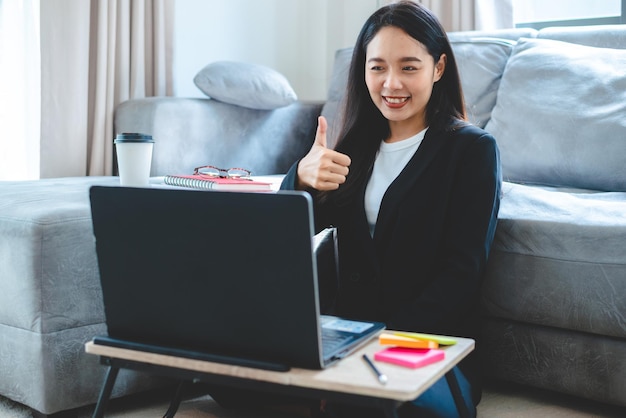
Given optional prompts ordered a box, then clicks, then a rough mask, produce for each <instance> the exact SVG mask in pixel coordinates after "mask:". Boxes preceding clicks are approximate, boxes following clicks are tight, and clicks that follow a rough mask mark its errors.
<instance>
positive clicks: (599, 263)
mask: <svg viewBox="0 0 626 418" xmlns="http://www.w3.org/2000/svg"><path fill="white" fill-rule="evenodd" d="M502 191H503V197H502V200H501V206H500V212H499V215H498V228H497V230H496V236H495V239H494V243H493V247H492V252H491V255H490V258H489V264H488V267H487V273H486V277H485V283H484V287H483V301H484V307H485V309H486V311H487V313H488V314H489V316H492V317H498V318H504V319H508V320H515V321H518V322H525V323H532V324H537V325H544V326H549V327H555V328H563V329H570V330H576V331H581V332H585V333H593V334H600V335H608V336H613V337H619V338H626V298H624V295H626V193H617V192H588V191H580V190H571V191H568V190H555V189H553V188H540V187H537V186H526V185H520V184H514V183H507V182H505V183H504V184H503V187H502ZM555 307H558V309H555Z"/></svg>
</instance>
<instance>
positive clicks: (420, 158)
mask: <svg viewBox="0 0 626 418" xmlns="http://www.w3.org/2000/svg"><path fill="white" fill-rule="evenodd" d="M445 139H446V135H445V134H444V133H443V132H441V131H431V130H430V129H429V130H428V131H426V135H425V136H424V139H423V140H422V143H421V144H420V146H419V148H418V149H417V151H416V152H415V154H414V155H413V157H411V159H410V160H409V162H408V163H407V165H406V167H404V169H403V170H402V171H401V172H400V174H399V175H398V177H396V179H395V180H394V181H393V182H392V183H391V184H390V185H389V188H388V189H387V191H386V192H385V195H384V196H383V200H382V202H381V204H380V209H379V212H378V219H377V221H376V230H375V232H374V241H375V244H376V247H377V248H378V249H379V250H380V249H381V248H379V247H380V246H383V243H384V242H385V238H384V236H385V235H386V234H385V232H388V225H389V223H390V222H391V221H392V220H393V219H394V218H395V217H396V216H395V215H396V211H397V208H398V203H399V202H401V201H402V199H403V198H404V196H405V195H406V194H407V193H408V191H409V190H410V188H411V187H412V186H413V184H415V182H416V181H417V179H418V178H419V176H421V175H422V173H423V172H424V170H425V169H426V167H428V165H429V164H430V163H431V162H432V160H433V159H434V158H435V156H436V155H437V154H438V153H439V152H440V151H441V148H442V147H443V144H444V142H445Z"/></svg>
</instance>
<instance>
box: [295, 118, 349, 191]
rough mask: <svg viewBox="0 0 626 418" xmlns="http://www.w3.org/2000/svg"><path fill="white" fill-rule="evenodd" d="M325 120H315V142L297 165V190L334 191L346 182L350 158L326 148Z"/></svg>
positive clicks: (326, 125) (326, 126) (326, 124)
mask: <svg viewBox="0 0 626 418" xmlns="http://www.w3.org/2000/svg"><path fill="white" fill-rule="evenodd" d="M327 128H328V123H327V122H326V118H325V117H323V116H320V117H319V118H318V120H317V132H316V133H315V142H314V143H313V146H312V147H311V149H310V150H309V153H308V154H307V155H305V156H304V158H302V160H300V163H299V164H298V188H299V189H305V188H309V187H312V188H313V189H316V190H319V191H324V190H336V189H338V188H339V186H340V185H341V184H343V183H345V181H346V176H347V175H348V172H349V171H350V170H349V167H350V163H351V160H350V157H348V156H347V155H346V154H342V153H340V152H337V151H335V150H332V149H328V148H327V147H326V130H327Z"/></svg>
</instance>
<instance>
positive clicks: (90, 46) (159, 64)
mask: <svg viewBox="0 0 626 418" xmlns="http://www.w3.org/2000/svg"><path fill="white" fill-rule="evenodd" d="M173 1H174V0H90V1H85V0H46V1H40V0H23V1H13V0H9V1H6V0H0V17H1V19H0V22H1V27H0V29H1V30H0V34H2V39H0V47H1V48H2V49H1V50H0V52H1V53H0V56H1V58H0V59H2V65H1V66H0V71H1V73H0V80H3V83H2V84H0V88H1V90H0V93H1V97H0V101H1V106H0V132H3V135H2V139H1V140H0V155H1V156H0V165H1V166H2V167H0V179H5V180H7V179H17V180H22V179H35V178H45V177H65V176H84V175H110V174H112V172H113V138H114V136H115V133H114V132H113V111H114V108H115V106H116V105H117V104H119V103H120V102H122V101H124V100H127V99H131V98H140V97H146V96H164V95H172V84H173V83H172V70H171V69H172V39H173V20H174V16H173V11H174V5H173ZM33 5H35V6H38V7H34V6H33ZM9 11H10V12H12V13H9ZM18 23H19V24H18ZM26 35H27V36H26ZM9 52H11V54H8V53H9ZM8 90H10V91H8ZM5 93H6V94H5ZM9 93H11V94H9ZM9 122H10V123H9ZM7 125H11V126H10V127H12V131H11V134H10V135H6V132H5V127H6V126H7Z"/></svg>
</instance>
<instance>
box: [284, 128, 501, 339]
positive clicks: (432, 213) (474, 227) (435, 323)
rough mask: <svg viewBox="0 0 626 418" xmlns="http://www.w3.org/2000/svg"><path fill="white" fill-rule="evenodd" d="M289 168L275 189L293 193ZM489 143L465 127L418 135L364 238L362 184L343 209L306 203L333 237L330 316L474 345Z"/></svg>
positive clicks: (490, 219)
mask: <svg viewBox="0 0 626 418" xmlns="http://www.w3.org/2000/svg"><path fill="white" fill-rule="evenodd" d="M296 170H297V163H296V164H294V165H293V166H292V167H291V169H290V170H289V172H288V173H287V175H286V177H285V179H284V180H283V183H282V185H281V188H282V189H293V188H294V186H295V181H296ZM500 187H501V174H500V161H499V153H498V148H497V145H496V142H495V139H494V138H493V137H492V136H491V135H490V134H488V133H487V132H485V131H483V130H482V129H480V128H477V127H475V126H471V125H467V126H463V127H461V128H458V129H457V130H455V131H453V132H443V131H433V130H431V129H429V130H428V131H427V132H426V135H425V137H424V140H423V141H422V143H421V145H420V147H419V148H418V150H417V152H416V153H415V155H413V157H412V158H411V160H410V161H409V163H408V164H407V166H406V167H405V168H404V170H403V171H402V172H401V173H400V175H399V176H398V177H397V178H396V179H395V180H394V181H393V183H392V184H391V185H390V186H389V189H388V190H387V192H386V193H385V195H384V198H383V201H382V203H381V207H380V211H379V215H378V220H377V223H376V229H375V232H374V237H373V238H372V237H371V236H370V233H369V226H368V223H367V219H366V216H365V210H364V205H363V198H364V194H365V185H363V186H362V189H361V190H360V192H359V193H358V194H357V197H358V199H354V201H352V202H351V203H350V204H348V205H345V206H342V207H339V206H336V205H335V204H334V203H332V199H330V200H328V201H327V203H325V204H316V206H315V217H316V224H317V225H316V227H317V228H318V229H321V228H324V227H326V226H328V225H334V226H336V227H337V230H338V239H339V264H340V278H339V286H338V290H337V296H336V300H335V304H334V306H335V309H334V312H333V313H335V314H337V315H342V316H345V317H351V318H358V319H366V320H377V321H382V322H384V323H386V324H387V328H389V329H395V330H409V331H416V332H430V333H438V334H445V335H456V336H466V337H471V338H477V336H478V323H477V321H478V318H479V316H478V315H479V299H480V287H481V282H482V277H483V273H484V271H485V266H486V263H487V256H488V255H489V249H490V247H491V243H492V240H493V237H494V233H495V228H496V221H497V215H498V208H499V201H500Z"/></svg>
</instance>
